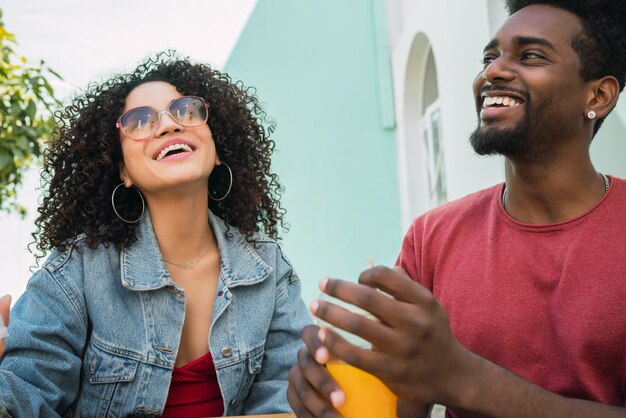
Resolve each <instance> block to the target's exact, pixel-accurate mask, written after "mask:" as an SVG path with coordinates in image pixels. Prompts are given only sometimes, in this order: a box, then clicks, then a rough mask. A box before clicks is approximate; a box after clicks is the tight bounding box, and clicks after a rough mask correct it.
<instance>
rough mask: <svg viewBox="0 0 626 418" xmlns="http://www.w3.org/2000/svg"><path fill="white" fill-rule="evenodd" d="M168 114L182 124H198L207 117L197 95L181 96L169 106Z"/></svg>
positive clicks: (204, 107)
mask: <svg viewBox="0 0 626 418" xmlns="http://www.w3.org/2000/svg"><path fill="white" fill-rule="evenodd" d="M169 112H170V115H172V118H174V120H175V121H176V122H177V123H179V124H181V125H182V126H198V125H201V124H203V123H204V122H206V121H207V119H208V112H207V108H206V106H205V104H204V101H203V100H202V99H200V98H199V97H181V98H180V99H177V100H174V101H173V102H172V104H171V105H170V107H169Z"/></svg>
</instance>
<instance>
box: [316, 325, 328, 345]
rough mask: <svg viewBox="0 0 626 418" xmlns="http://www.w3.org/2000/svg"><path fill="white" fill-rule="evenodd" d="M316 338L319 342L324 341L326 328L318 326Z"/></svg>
mask: <svg viewBox="0 0 626 418" xmlns="http://www.w3.org/2000/svg"><path fill="white" fill-rule="evenodd" d="M317 338H319V339H320V341H321V342H324V340H325V339H326V330H325V329H324V328H320V329H319V331H317Z"/></svg>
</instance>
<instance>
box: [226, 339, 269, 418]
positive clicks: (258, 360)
mask: <svg viewBox="0 0 626 418" xmlns="http://www.w3.org/2000/svg"><path fill="white" fill-rule="evenodd" d="M264 348H265V343H263V344H261V345H259V346H257V347H254V348H252V349H251V350H250V351H248V352H247V353H246V354H245V355H244V356H245V357H244V361H243V363H240V364H242V365H243V376H242V379H241V385H240V386H239V390H238V391H237V395H236V396H235V398H234V399H232V401H231V405H233V406H235V411H236V412H237V413H239V414H241V413H242V411H243V405H244V404H245V400H246V398H247V397H248V395H249V394H250V389H251V387H252V384H253V383H254V379H256V376H257V375H258V374H259V373H260V372H261V364H262V363H263V355H264V354H265V351H264Z"/></svg>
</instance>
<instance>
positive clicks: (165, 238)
mask: <svg viewBox="0 0 626 418" xmlns="http://www.w3.org/2000/svg"><path fill="white" fill-rule="evenodd" d="M146 200H147V202H148V207H149V208H150V219H151V220H152V227H153V228H154V233H155V235H156V237H157V241H158V243H159V248H160V249H161V254H162V255H163V258H165V259H166V260H172V261H174V260H176V261H180V262H183V263H184V262H187V261H189V260H190V259H193V258H195V257H197V256H199V255H200V254H201V253H202V252H203V251H206V250H207V247H208V246H213V245H216V241H215V237H214V235H213V230H212V228H211V225H210V224H209V220H208V194H207V193H196V194H189V195H185V196H180V195H177V196H171V195H167V194H159V195H147V196H146Z"/></svg>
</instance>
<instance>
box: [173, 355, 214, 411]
mask: <svg viewBox="0 0 626 418" xmlns="http://www.w3.org/2000/svg"><path fill="white" fill-rule="evenodd" d="M223 413H224V402H223V401H222V393H221V392H220V386H219V384H218V382H217V375H216V373H215V367H214V366H213V357H211V352H208V353H206V354H205V355H204V356H202V357H200V358H198V359H196V360H194V361H192V362H191V363H187V364H185V365H184V366H182V367H174V371H173V372H172V383H171V384H170V391H169V394H168V395H167V401H166V403H165V409H164V410H163V415H161V417H165V418H174V417H185V418H194V417H221V416H222V414H223Z"/></svg>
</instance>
